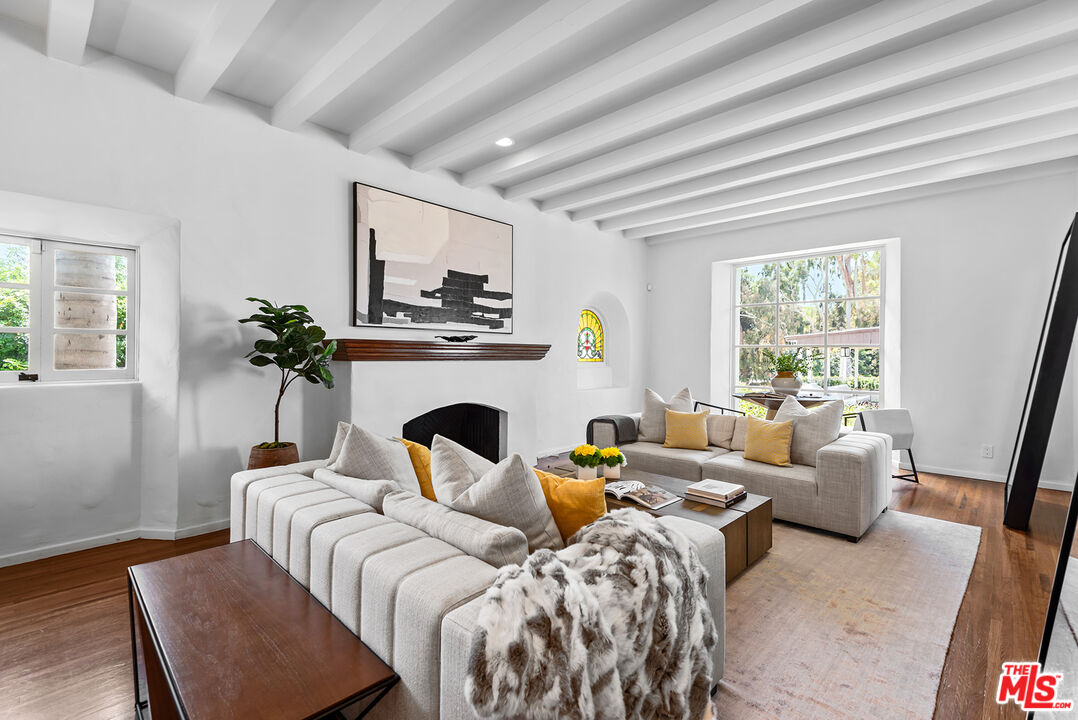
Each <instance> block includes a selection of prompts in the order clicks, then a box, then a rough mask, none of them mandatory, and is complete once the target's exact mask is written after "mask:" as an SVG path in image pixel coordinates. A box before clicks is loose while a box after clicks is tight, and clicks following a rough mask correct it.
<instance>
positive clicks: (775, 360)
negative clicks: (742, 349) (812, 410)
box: [763, 348, 816, 395]
mask: <svg viewBox="0 0 1078 720" xmlns="http://www.w3.org/2000/svg"><path fill="white" fill-rule="evenodd" d="M763 354H764V357H765V358H766V359H767V361H768V362H769V363H770V364H771V366H772V367H773V368H774V369H775V376H774V377H772V378H771V389H772V390H774V391H775V392H777V393H780V394H782V395H797V393H798V392H800V391H801V379H800V378H799V377H798V374H801V375H807V374H808V372H809V370H811V369H812V361H813V360H814V359H815V357H816V355H815V353H809V351H808V349H807V348H797V349H796V350H794V351H793V352H783V353H778V354H776V353H773V352H771V351H770V350H764V353H763Z"/></svg>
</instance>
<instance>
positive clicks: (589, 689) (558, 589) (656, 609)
mask: <svg viewBox="0 0 1078 720" xmlns="http://www.w3.org/2000/svg"><path fill="white" fill-rule="evenodd" d="M569 542H570V545H569V546H568V547H566V548H565V549H564V550H559V551H558V552H556V553H555V552H551V551H550V550H539V551H537V552H535V553H533V554H532V555H531V556H530V557H529V558H528V559H527V560H526V561H525V562H524V564H523V565H521V566H515V565H511V566H508V567H505V568H502V570H501V572H500V573H499V575H498V579H497V581H496V582H495V583H494V585H493V586H492V587H491V588H490V589H489V590H488V591H487V593H486V596H485V602H484V604H483V606H482V608H481V609H480V612H479V618H478V625H477V627H476V630H475V634H474V636H473V639H472V647H471V656H470V658H469V664H468V676H467V680H466V685H465V693H466V695H467V697H468V700H469V702H470V703H471V705H472V707H473V708H474V709H475V711H476V713H477V714H478V715H479V716H480V717H484V718H520V717H526V718H536V719H539V718H551V719H554V718H580V719H584V718H599V719H601V720H605V719H606V718H610V719H611V720H613V719H614V718H618V719H620V718H632V719H633V720H636V719H638V718H639V719H640V720H650V719H651V718H656V719H662V720H666V719H667V718H670V719H673V718H677V719H679V720H681V719H683V718H692V720H696V719H697V718H699V717H701V716H702V714H703V712H704V708H705V707H706V704H707V701H708V697H709V694H710V688H711V677H712V663H711V651H712V650H713V649H714V647H715V644H716V642H717V640H718V636H717V634H716V631H715V623H714V622H713V620H712V617H711V610H710V608H709V607H708V603H707V571H706V570H705V569H704V568H703V566H702V565H701V564H700V560H699V558H698V557H697V554H696V548H695V547H694V546H693V544H692V543H691V542H690V541H689V540H688V539H687V538H686V537H685V536H683V535H681V534H680V533H678V532H673V531H671V530H669V529H667V528H666V527H664V526H663V525H661V524H659V523H657V522H656V521H655V519H654V518H653V517H651V516H650V515H648V514H647V513H644V512H640V511H638V510H633V509H622V510H616V511H614V512H612V513H610V514H608V515H605V516H603V517H602V518H600V519H599V520H597V521H595V522H594V523H592V524H591V525H588V526H585V527H583V528H581V529H580V531H579V532H577V534H576V535H574V536H573V537H572V538H570V541H569ZM720 582H721V578H720Z"/></svg>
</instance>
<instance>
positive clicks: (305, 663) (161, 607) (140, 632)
mask: <svg viewBox="0 0 1078 720" xmlns="http://www.w3.org/2000/svg"><path fill="white" fill-rule="evenodd" d="M128 588H129V601H130V612H131V650H132V654H133V656H134V657H133V661H134V670H135V713H136V715H137V716H138V717H139V718H144V714H143V713H144V711H145V710H146V708H147V706H148V707H149V710H150V713H149V714H150V715H152V717H153V720H167V719H169V718H190V719H191V720H210V719H211V718H221V719H224V718H238V717H250V718H266V719H268V718H281V719H282V720H283V719H284V718H295V719H296V720H299V719H300V718H320V717H325V716H327V715H332V714H334V713H336V712H337V711H338V710H339V709H341V708H344V707H347V706H349V705H352V704H353V703H356V702H359V701H361V700H363V699H364V698H367V699H368V700H369V701H370V702H369V705H368V706H367V709H370V707H373V705H374V704H375V703H377V702H378V701H379V700H381V699H382V697H384V696H385V694H386V693H388V692H389V690H390V689H391V688H392V687H393V686H394V685H395V684H396V682H397V680H398V677H397V674H396V673H394V672H393V669H392V668H390V667H389V666H388V665H386V664H385V663H384V662H382V661H381V660H380V659H379V658H378V656H377V655H375V654H374V653H373V652H371V650H370V649H369V648H368V647H367V646H366V645H364V644H363V643H362V642H361V641H360V640H359V638H357V637H356V636H355V635H353V634H352V633H351V632H350V631H349V630H348V628H346V627H345V626H344V625H343V624H342V623H341V622H340V621H339V620H338V619H337V618H335V617H333V615H332V614H330V612H329V611H328V610H326V609H325V608H324V607H322V605H321V604H319V603H318V601H316V600H315V599H314V598H312V597H311V596H310V594H308V593H307V591H306V590H304V589H303V587H302V586H301V585H300V584H299V583H298V582H296V581H295V580H294V579H292V577H291V576H290V575H289V574H288V573H286V572H285V571H284V570H282V569H281V568H280V567H279V566H278V565H277V564H276V563H274V561H273V560H272V559H270V558H269V557H268V556H267V555H266V554H265V553H264V552H263V551H262V549H261V548H259V547H258V546H257V545H256V544H255V543H254V542H253V541H251V540H244V541H242V542H236V543H232V544H230V545H224V546H221V547H216V548H211V549H209V550H202V551H200V552H194V553H190V554H188V555H181V556H179V557H174V558H169V559H168V560H161V561H160V562H153V563H146V564H144V565H136V566H134V567H131V568H128ZM140 660H141V661H142V662H141V666H142V668H144V673H145V676H144V680H145V685H146V689H147V695H148V696H149V700H148V702H147V701H145V700H143V699H142V692H141V686H142V684H143V683H142V680H143V678H142V677H140V676H141V675H142V673H140ZM365 712H366V710H364V713H365Z"/></svg>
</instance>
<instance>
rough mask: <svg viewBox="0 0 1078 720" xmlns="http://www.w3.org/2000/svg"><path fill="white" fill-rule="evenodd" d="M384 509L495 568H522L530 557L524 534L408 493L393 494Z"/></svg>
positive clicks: (389, 515) (405, 491)
mask: <svg viewBox="0 0 1078 720" xmlns="http://www.w3.org/2000/svg"><path fill="white" fill-rule="evenodd" d="M382 508H383V511H384V512H385V515H386V517H388V518H392V519H393V520H398V521H400V522H402V523H405V524H406V525H411V526H412V527H414V528H418V529H419V530H422V531H423V532H425V533H427V534H428V535H430V536H432V537H436V538H438V539H439V540H442V541H443V542H447V543H449V544H450V545H452V546H453V547H455V548H458V549H460V550H462V551H463V552H466V553H468V554H469V555H471V556H472V557H477V558H479V559H480V560H482V561H484V562H486V563H489V564H491V565H493V566H494V567H502V566H504V565H518V564H520V563H522V562H524V559H525V558H526V557H528V539H527V538H526V537H524V533H523V532H521V531H520V530H517V529H516V528H514V527H508V526H506V525H496V524H495V523H492V522H487V521H486V520H483V519H482V518H478V517H474V516H472V515H468V514H467V513H462V512H457V511H456V510H454V509H453V508H450V507H446V506H445V505H442V504H440V503H436V502H432V501H430V500H427V499H426V498H424V497H421V496H419V495H416V494H415V493H410V492H408V491H407V490H398V491H397V492H394V493H390V494H389V495H388V496H386V499H385V503H384V504H383V506H382Z"/></svg>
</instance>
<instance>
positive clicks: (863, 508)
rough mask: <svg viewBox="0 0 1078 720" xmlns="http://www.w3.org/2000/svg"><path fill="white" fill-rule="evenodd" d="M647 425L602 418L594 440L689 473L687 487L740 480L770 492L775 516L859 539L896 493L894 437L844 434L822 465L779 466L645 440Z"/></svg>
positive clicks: (638, 463)
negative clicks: (893, 484) (641, 429)
mask: <svg viewBox="0 0 1078 720" xmlns="http://www.w3.org/2000/svg"><path fill="white" fill-rule="evenodd" d="M708 419H709V421H710V420H711V419H712V418H708ZM743 419H744V418H742V420H743ZM618 420H620V422H618ZM630 420H631V422H630ZM639 427H640V414H639V413H635V414H631V415H627V416H604V417H603V418H596V419H595V420H593V421H592V422H591V423H589V425H588V428H589V433H588V434H589V442H592V443H594V444H595V445H598V446H599V447H606V446H610V445H615V444H616V445H617V446H618V447H619V448H620V449H621V451H622V453H623V454H624V455H625V457H626V459H627V460H628V462H629V467H632V468H635V469H637V470H643V471H645V472H653V473H657V474H660V475H667V476H670V477H677V478H682V479H684V480H685V481H686V485H688V484H689V483H692V482H698V481H700V480H704V479H711V480H724V481H727V482H733V483H739V484H741V485H744V486H745V488H746V489H747V490H748V491H749V492H751V493H756V494H757V495H766V496H768V497H770V498H771V499H772V513H773V515H774V517H775V518H777V519H779V520H787V521H789V522H794V523H798V524H801V525H808V526H810V527H815V528H820V529H822V530H829V531H831V532H835V533H839V534H841V535H845V536H847V537H848V538H850V539H852V540H856V539H859V538H860V537H861V536H862V535H864V533H865V532H866V531H867V530H868V528H869V527H870V526H871V525H872V523H873V522H875V520H876V518H877V517H879V515H880V513H882V512H883V511H884V510H886V509H887V504H888V502H890V499H891V438H890V436H888V435H880V434H876V433H867V432H852V433H844V434H842V435H840V436H839V437H838V439H837V440H835V441H834V442H832V443H830V444H828V445H825V446H824V447H822V448H820V450H819V451H818V452H817V453H816V466H815V467H812V466H811V465H796V464H795V465H792V466H790V467H779V466H776V465H768V464H766V463H761V462H755V461H752V460H746V459H745V455H744V452H742V451H740V450H735V449H732V448H730V447H720V446H718V445H709V446H708V448H707V449H706V450H685V449H681V448H668V447H663V444H662V443H661V442H648V441H643V440H639V439H638V437H637V434H636V433H637V432H638V431H639ZM627 428H628V429H629V430H628V433H626V429H627ZM631 428H635V431H634V430H632V429H631ZM795 433H796V430H795Z"/></svg>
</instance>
